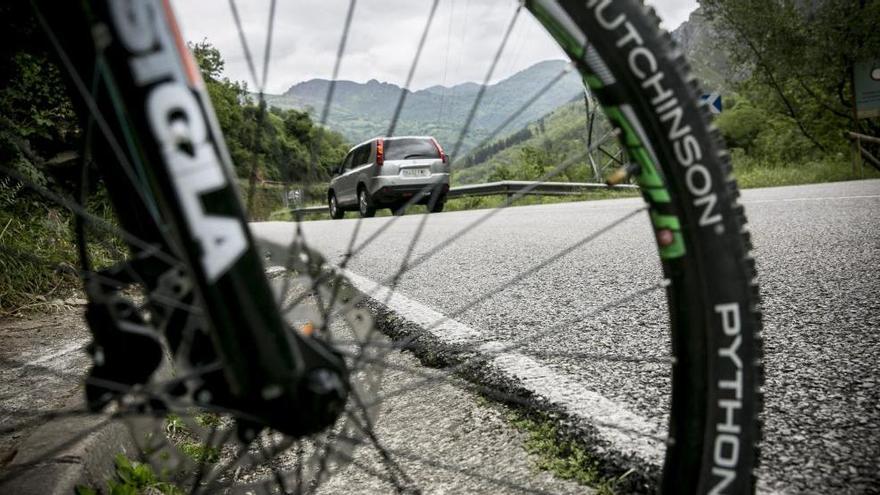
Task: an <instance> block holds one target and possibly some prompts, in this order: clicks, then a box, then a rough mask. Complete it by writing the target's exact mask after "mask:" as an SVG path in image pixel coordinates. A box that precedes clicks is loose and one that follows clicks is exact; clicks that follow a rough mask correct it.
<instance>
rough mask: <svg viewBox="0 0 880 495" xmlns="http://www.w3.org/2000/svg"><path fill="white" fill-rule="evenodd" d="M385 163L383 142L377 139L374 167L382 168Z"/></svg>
mask: <svg viewBox="0 0 880 495" xmlns="http://www.w3.org/2000/svg"><path fill="white" fill-rule="evenodd" d="M383 163H385V140H384V139H379V140H377V141H376V165H378V166H380V167H381V166H382V164H383Z"/></svg>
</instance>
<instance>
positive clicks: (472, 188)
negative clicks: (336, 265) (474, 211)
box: [292, 180, 638, 215]
mask: <svg viewBox="0 0 880 495" xmlns="http://www.w3.org/2000/svg"><path fill="white" fill-rule="evenodd" d="M606 189H614V190H626V189H638V186H635V185H631V184H622V185H618V186H613V187H609V186H607V185H605V184H596V183H593V182H537V181H525V180H504V181H500V182H488V183H486V184H468V185H466V186H457V187H453V188H450V189H449V192H447V193H446V197H447V198H464V197H478V196H495V195H505V196H507V197H511V196H513V195H515V194H520V195H523V196H577V195H581V194H584V193H586V192H589V191H600V190H606ZM292 211H293V213H299V214H303V215H305V214H309V213H327V212H328V207H327V206H323V205H322V206H307V207H304V208H296V209H293V210H292Z"/></svg>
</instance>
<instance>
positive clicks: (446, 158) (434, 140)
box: [431, 138, 449, 163]
mask: <svg viewBox="0 0 880 495" xmlns="http://www.w3.org/2000/svg"><path fill="white" fill-rule="evenodd" d="M431 142H432V143H434V147H435V148H437V153H440V160H442V161H443V163H448V161H449V157H448V156H446V153H444V152H443V148H442V147H441V146H440V143H438V142H437V140H436V139H434V138H431Z"/></svg>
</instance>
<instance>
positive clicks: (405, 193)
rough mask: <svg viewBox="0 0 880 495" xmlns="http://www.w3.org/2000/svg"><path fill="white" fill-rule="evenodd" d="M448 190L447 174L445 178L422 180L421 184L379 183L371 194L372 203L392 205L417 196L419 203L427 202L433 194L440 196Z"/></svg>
mask: <svg viewBox="0 0 880 495" xmlns="http://www.w3.org/2000/svg"><path fill="white" fill-rule="evenodd" d="M448 191H449V180H448V176H447V178H446V180H442V181H434V182H424V183H421V184H393V185H387V184H386V185H381V184H380V185H379V186H378V187H377V188H376V189H375V190H374V191H373V194H372V199H373V203H374V204H376V205H389V206H391V205H394V204H398V203H401V202H403V201H410V200H412V198H413V197H414V196H418V199H417V202H418V203H419V204H427V203H428V202H429V201H431V198H432V197H433V196H435V195H439V196H440V197H441V201H442V198H443V197H445V196H446V193H447V192H448Z"/></svg>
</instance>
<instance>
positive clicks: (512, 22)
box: [452, 3, 523, 159]
mask: <svg viewBox="0 0 880 495" xmlns="http://www.w3.org/2000/svg"><path fill="white" fill-rule="evenodd" d="M522 6H523V4H522V3H520V4H519V5H518V6H517V7H516V11H515V12H514V13H513V18H512V19H511V20H510V24H508V26H507V29H506V30H505V31H504V37H503V38H502V40H501V46H499V47H498V51H497V52H496V53H495V58H494V59H493V60H492V64H491V65H490V66H489V72H487V73H486V77H485V78H484V79H483V84H482V85H481V86H480V90H479V91H478V92H477V97H476V99H475V100H474V103H473V105H471V109H470V111H469V112H468V116H467V118H466V119H465V121H464V125H463V126H462V128H461V132H459V134H458V139H457V140H456V142H455V147H453V148H452V156H453V159H455V158H458V152H459V151H461V145H462V143H463V142H464V137H465V135H467V133H468V131H469V130H470V128H471V123H472V122H473V120H474V117H475V116H476V115H477V107H479V106H480V102H481V101H482V100H483V95H484V94H486V88H487V87H488V86H489V81H490V80H492V74H493V73H494V72H495V67H496V66H497V65H498V60H500V59H501V54H502V53H504V47H505V46H507V41H508V40H509V39H510V33H512V32H513V27H514V26H515V25H516V20H517V19H519V14H520V12H521V11H522Z"/></svg>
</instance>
